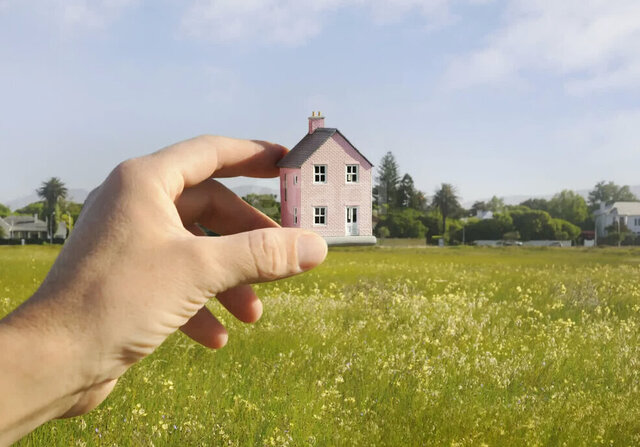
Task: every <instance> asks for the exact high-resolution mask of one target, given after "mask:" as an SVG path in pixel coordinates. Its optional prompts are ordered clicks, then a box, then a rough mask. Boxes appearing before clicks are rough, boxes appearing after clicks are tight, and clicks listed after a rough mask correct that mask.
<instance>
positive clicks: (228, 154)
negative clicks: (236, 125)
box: [147, 135, 287, 200]
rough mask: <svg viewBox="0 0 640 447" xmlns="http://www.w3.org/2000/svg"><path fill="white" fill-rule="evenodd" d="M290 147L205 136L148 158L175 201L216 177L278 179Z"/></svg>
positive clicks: (152, 168)
mask: <svg viewBox="0 0 640 447" xmlns="http://www.w3.org/2000/svg"><path fill="white" fill-rule="evenodd" d="M286 153H287V148H285V147H284V146H280V145H278V144H273V143H269V142H266V141H257V140H254V141H251V140H239V139H236V138H228V137H220V136H211V135H203V136H200V137H196V138H193V139H191V140H187V141H183V142H181V143H178V144H174V145H173V146H169V147H167V148H165V149H162V150H160V151H158V152H155V153H153V154H151V155H150V156H148V157H147V161H148V162H149V164H150V167H149V169H150V170H152V171H154V170H155V171H157V172H158V173H159V175H158V178H159V179H162V180H164V182H165V187H166V190H167V193H168V194H169V196H170V197H171V199H172V200H175V198H176V197H177V196H178V195H180V193H181V192H182V191H183V189H185V188H189V187H191V186H194V185H197V184H198V183H200V182H202V181H204V180H206V179H208V178H210V177H212V176H214V175H215V176H216V177H235V176H239V175H242V176H246V177H258V178H270V177H276V176H277V175H278V173H279V170H278V167H277V166H276V164H277V162H278V161H279V160H280V159H281V158H282V157H284V156H285V155H286Z"/></svg>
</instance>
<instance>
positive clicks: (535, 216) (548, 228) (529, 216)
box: [509, 210, 555, 241]
mask: <svg viewBox="0 0 640 447" xmlns="http://www.w3.org/2000/svg"><path fill="white" fill-rule="evenodd" d="M509 215H510V216H511V218H512V219H513V226H514V229H515V230H516V231H518V232H519V233H520V236H522V240H525V241H531V240H540V239H555V228H554V227H553V226H552V225H551V216H550V215H549V213H547V212H546V211H542V210H528V211H527V210H518V211H510V212H509Z"/></svg>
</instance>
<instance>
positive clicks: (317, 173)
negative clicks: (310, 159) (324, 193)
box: [313, 165, 327, 183]
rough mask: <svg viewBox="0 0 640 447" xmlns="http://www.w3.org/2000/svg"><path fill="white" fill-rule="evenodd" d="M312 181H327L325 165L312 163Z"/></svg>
mask: <svg viewBox="0 0 640 447" xmlns="http://www.w3.org/2000/svg"><path fill="white" fill-rule="evenodd" d="M313 183H327V165H313Z"/></svg>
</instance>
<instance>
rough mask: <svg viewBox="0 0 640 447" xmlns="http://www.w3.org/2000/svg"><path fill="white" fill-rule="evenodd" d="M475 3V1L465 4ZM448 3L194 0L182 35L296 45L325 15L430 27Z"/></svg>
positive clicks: (316, 30)
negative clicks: (417, 21)
mask: <svg viewBox="0 0 640 447" xmlns="http://www.w3.org/2000/svg"><path fill="white" fill-rule="evenodd" d="M466 1H474V2H477V1H478V0H466ZM452 3H453V1H452V0H313V1H308V0H243V1H236V0H196V1H195V2H194V3H193V4H192V5H191V6H190V7H189V8H188V9H187V11H186V13H185V15H184V17H183V19H182V24H181V28H182V31H183V33H184V34H185V35H187V36H189V37H193V38H198V39H205V40H209V41H213V42H223V43H224V42H231V41H253V42H256V41H257V42H260V41H263V42H265V43H269V44H282V45H288V46H299V45H303V44H305V43H306V42H307V41H308V40H309V39H311V38H313V37H315V36H317V35H319V34H320V33H321V32H322V30H323V28H324V26H325V22H326V20H327V16H328V15H330V14H332V13H337V12H340V11H342V10H345V9H347V8H358V9H362V10H364V11H365V12H366V13H367V14H369V15H370V16H371V17H372V19H373V20H374V21H375V22H376V23H379V24H384V23H391V22H396V21H398V20H401V19H402V18H404V17H406V16H407V15H408V14H414V13H415V14H419V15H420V16H422V17H423V18H424V19H425V21H427V23H429V24H430V25H436V26H437V25H438V24H439V23H442V22H444V21H446V20H448V18H449V17H450V11H449V9H450V5H451V4H452Z"/></svg>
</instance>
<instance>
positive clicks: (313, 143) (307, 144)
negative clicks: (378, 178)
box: [278, 127, 373, 168]
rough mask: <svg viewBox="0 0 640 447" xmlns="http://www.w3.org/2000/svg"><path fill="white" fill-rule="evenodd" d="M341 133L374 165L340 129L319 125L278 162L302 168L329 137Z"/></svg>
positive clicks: (279, 165) (282, 164)
mask: <svg viewBox="0 0 640 447" xmlns="http://www.w3.org/2000/svg"><path fill="white" fill-rule="evenodd" d="M336 133H338V134H340V136H341V137H342V138H344V139H345V140H346V141H347V143H349V145H350V146H351V147H352V148H353V149H354V150H355V151H356V152H357V153H358V154H360V156H361V157H362V158H364V159H365V161H366V162H367V163H369V164H370V165H371V166H373V163H371V162H370V161H369V160H367V157H365V156H364V155H362V153H361V152H360V151H359V150H358V149H356V147H355V146H354V145H353V144H351V142H350V141H349V140H348V139H347V137H345V136H344V135H342V132H340V131H339V130H338V129H335V128H333V127H319V128H317V129H316V130H315V131H314V132H313V133H310V134H307V135H305V136H304V138H303V139H302V140H300V141H299V142H298V144H296V145H295V146H294V147H293V149H291V150H290V151H289V153H288V154H287V155H285V156H284V157H283V158H282V160H280V161H279V162H278V167H279V168H300V167H301V166H302V165H303V164H304V162H305V161H307V160H308V159H309V157H311V155H313V153H314V152H315V151H317V150H318V148H320V146H322V145H323V144H324V143H325V142H326V141H327V140H328V139H329V138H331V137H332V136H333V135H334V134H336Z"/></svg>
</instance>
